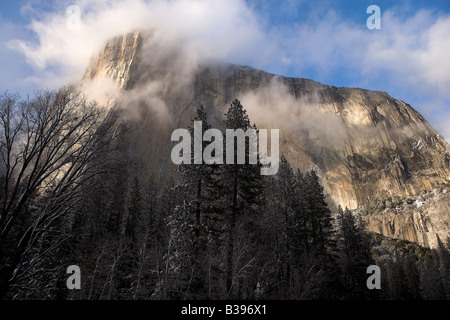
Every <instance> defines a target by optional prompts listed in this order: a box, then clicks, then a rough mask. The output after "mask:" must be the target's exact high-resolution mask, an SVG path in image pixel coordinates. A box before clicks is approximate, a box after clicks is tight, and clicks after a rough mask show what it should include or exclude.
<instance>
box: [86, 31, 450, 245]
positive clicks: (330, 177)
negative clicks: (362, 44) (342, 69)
mask: <svg viewBox="0 0 450 320" xmlns="http://www.w3.org/2000/svg"><path fill="white" fill-rule="evenodd" d="M163 40H164V39H161V37H160V36H159V38H158V37H156V36H154V33H152V32H142V31H136V32H134V33H130V34H127V35H124V36H119V37H116V38H114V39H112V40H111V41H109V42H108V43H107V44H106V45H105V48H104V49H103V50H102V51H101V52H100V53H98V54H97V55H95V56H94V57H93V58H92V61H91V64H90V65H89V66H88V68H87V70H86V73H85V75H84V77H83V80H82V85H83V86H84V87H85V88H87V90H88V91H89V92H94V93H95V94H96V95H97V97H100V96H102V97H103V98H102V99H100V98H99V99H100V100H101V101H102V102H105V101H106V104H107V105H108V104H112V103H119V105H120V106H121V107H122V108H124V109H125V110H126V111H127V112H126V114H127V115H128V116H130V117H131V118H133V119H134V121H136V123H137V124H138V126H139V128H140V129H139V130H138V133H135V135H136V141H135V143H136V147H135V150H136V152H137V153H138V154H139V157H141V159H144V160H145V162H146V163H147V164H148V168H146V169H147V170H148V173H147V174H148V175H150V174H155V173H156V174H159V175H161V176H168V175H170V172H172V171H173V165H172V164H171V163H170V150H171V147H172V145H171V143H170V134H171V132H172V131H173V130H174V129H175V128H182V127H187V126H188V125H189V124H190V120H191V119H192V117H193V115H194V113H195V110H196V109H197V108H198V107H199V106H200V105H203V106H204V107H205V109H206V111H207V113H208V115H209V120H210V123H211V124H212V125H213V126H214V127H220V126H221V120H222V119H223V115H224V113H225V112H226V110H227V108H228V106H229V104H230V103H231V101H233V100H234V99H236V98H237V99H239V100H240V101H241V103H242V105H243V106H244V107H245V108H246V109H247V111H248V114H249V117H250V120H251V121H252V123H253V122H254V123H256V125H257V127H258V128H265V129H280V153H281V154H284V155H285V156H286V158H287V159H288V161H289V162H290V163H291V165H292V166H293V167H294V168H299V169H300V170H310V169H315V170H316V171H317V172H318V174H319V176H320V177H321V178H322V183H323V185H324V188H325V192H326V194H327V195H328V200H329V203H330V204H331V206H332V208H334V209H335V208H336V207H337V205H341V206H343V207H348V208H349V209H352V210H353V209H357V208H360V207H361V206H367V205H368V204H370V203H371V202H373V201H375V200H376V199H385V198H388V197H391V196H396V197H400V198H407V197H413V196H415V195H417V194H419V193H420V192H422V191H424V190H425V191H426V190H433V189H434V188H435V187H436V186H438V185H442V184H445V183H449V182H450V154H449V152H450V146H449V145H448V144H447V142H446V141H444V139H443V138H442V137H441V136H440V135H439V134H438V133H437V132H436V131H435V130H434V129H433V128H432V127H431V126H430V125H429V124H428V122H427V121H426V120H425V119H424V118H423V117H422V116H421V115H420V114H419V113H418V112H417V111H415V110H414V109H413V108H412V107H411V106H410V105H408V104H407V103H405V102H403V101H400V100H397V99H395V98H393V97H391V96H390V95H389V94H387V93H385V92H378V91H370V90H363V89H359V88H337V87H332V86H326V85H322V84H320V83H318V82H315V81H312V80H308V79H303V78H286V77H281V76H277V75H274V74H270V73H267V72H264V71H260V70H256V69H253V68H250V67H246V66H238V65H232V64H226V63H216V62H212V61H204V60H202V59H200V58H199V55H195V54H193V53H192V52H188V51H187V50H185V49H183V47H182V46H181V45H179V44H177V43H175V42H170V41H167V42H164V41H163ZM105 95H106V96H108V99H104V96H105ZM420 209H421V210H419V208H416V209H414V208H413V209H411V210H409V211H408V210H404V211H402V212H398V213H397V216H395V217H394V216H390V214H391V213H386V215H385V216H382V217H377V218H371V219H368V221H369V223H370V229H371V230H373V231H376V232H379V233H382V234H385V235H388V236H391V237H396V238H400V239H405V240H411V241H415V242H418V243H420V244H423V245H427V246H433V245H434V243H435V241H434V240H432V239H435V238H436V237H435V235H436V234H438V235H441V236H445V232H447V231H445V232H443V231H442V230H444V229H445V228H447V230H448V229H449V224H450V223H449V221H450V218H449V217H450V210H449V206H448V198H445V199H443V200H442V201H440V202H439V203H438V205H437V204H429V205H427V206H425V207H423V208H420ZM402 215H404V216H402ZM435 221H439V222H435ZM393 224H394V225H395V228H394V231H392V230H393V228H392V227H391V226H392V225H393ZM425 230H428V231H425ZM430 230H431V231H430ZM425 233H426V235H424V234H425ZM447 234H448V233H447ZM425 238H426V240H424V239H425Z"/></svg>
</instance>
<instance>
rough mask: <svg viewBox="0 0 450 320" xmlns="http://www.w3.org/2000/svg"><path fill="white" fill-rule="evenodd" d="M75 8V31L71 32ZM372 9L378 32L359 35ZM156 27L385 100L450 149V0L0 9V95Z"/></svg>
mask: <svg viewBox="0 0 450 320" xmlns="http://www.w3.org/2000/svg"><path fill="white" fill-rule="evenodd" d="M73 4H75V5H78V6H79V7H80V9H81V16H80V18H81V20H80V23H81V25H80V28H79V29H77V30H68V29H67V25H66V23H67V19H68V17H67V16H66V9H67V7H68V6H70V5H73ZM369 5H377V6H379V7H380V9H381V29H380V30H369V29H368V28H367V26H366V21H367V19H368V18H369V16H370V14H367V13H366V9H367V7H368V6H369ZM155 27H158V28H159V27H161V28H165V29H164V30H168V32H169V33H170V34H173V35H176V36H177V37H179V38H180V39H183V40H184V41H186V42H190V43H191V44H192V46H191V47H190V48H202V49H201V51H203V52H202V53H201V54H200V53H198V57H197V58H199V57H204V56H205V55H206V56H207V57H214V58H217V59H221V60H226V61H228V62H232V63H239V64H245V65H251V66H253V67H256V68H260V69H264V70H266V71H269V72H273V73H276V74H281V75H285V76H290V77H304V78H309V79H313V80H316V81H319V82H321V83H324V84H328V85H334V86H349V87H362V88H367V89H373V90H381V91H386V92H388V93H389V94H391V95H392V96H393V97H395V98H398V99H402V100H404V101H406V102H407V103H410V104H411V105H412V106H413V107H414V108H415V109H416V110H418V111H419V112H421V113H422V114H423V115H424V116H425V118H426V119H427V120H428V121H429V122H431V124H432V125H433V126H434V127H435V128H436V129H437V130H438V132H440V133H441V134H443V135H444V137H446V139H447V141H449V140H450V58H449V57H450V0H431V1H424V0H414V1H413V0H411V1H392V0H391V1H386V0H342V1H339V0H318V1H306V0H281V1H270V0H247V1H245V0H228V1H225V0H218V1H202V0H170V1H169V0H148V1H147V0H128V1H124V0H97V1H89V0H71V1H66V0H55V1H40V0H19V1H13V0H0V59H2V61H3V62H4V64H3V67H2V69H3V70H2V72H1V73H0V90H2V91H3V90H10V91H12V92H19V93H21V94H25V93H30V92H32V91H33V90H34V89H37V88H42V87H49V88H57V87H58V86H60V85H62V84H64V83H66V82H71V81H76V80H77V79H79V78H80V77H81V75H82V74H83V71H84V69H85V67H86V64H87V63H88V61H89V57H90V56H91V55H92V54H93V53H94V52H95V51H96V50H98V49H99V48H101V46H102V45H103V44H104V42H105V41H106V40H107V39H108V38H110V37H112V36H114V35H116V34H120V33H125V32H129V31H131V30H132V29H134V28H155Z"/></svg>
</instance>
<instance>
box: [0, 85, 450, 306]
mask: <svg viewBox="0 0 450 320" xmlns="http://www.w3.org/2000/svg"><path fill="white" fill-rule="evenodd" d="M0 105H1V110H0V112H1V114H0V118H1V121H2V125H3V127H2V133H1V146H0V147H1V150H0V151H1V155H2V159H1V160H2V163H1V166H2V167H1V168H0V176H1V178H0V179H1V185H2V189H1V191H0V200H1V204H2V216H1V217H0V229H1V230H2V231H1V232H2V233H1V238H0V239H1V240H0V241H1V242H0V271H1V272H0V275H1V276H0V288H1V290H0V297H2V298H4V299H155V300H158V299H163V300H168V299H177V300H178V299H194V300H195V299H448V298H450V282H449V281H450V280H449V278H450V276H449V273H450V272H449V265H450V261H449V260H450V259H449V251H448V244H446V245H444V244H443V243H442V242H439V243H440V245H439V249H438V250H427V249H423V248H419V247H418V246H414V245H413V244H409V243H408V244H404V243H400V244H399V243H398V242H394V243H395V244H394V245H393V244H391V243H390V242H389V244H388V245H387V244H386V241H387V240H386V239H381V238H379V237H377V236H374V235H372V234H370V233H368V232H367V231H366V230H365V227H364V224H363V222H362V221H361V219H360V218H359V217H358V216H355V215H354V214H352V213H351V212H350V211H349V210H348V209H343V208H341V207H339V208H338V210H337V212H335V213H332V212H331V210H330V209H329V207H328V205H327V202H326V201H325V200H326V198H325V195H324V192H323V187H322V186H321V185H320V181H319V177H318V176H317V173H316V172H315V171H313V170H312V171H308V172H301V171H300V170H298V169H294V168H292V167H291V165H290V164H289V162H288V161H287V159H286V158H284V157H281V161H280V164H279V170H278V173H277V174H276V175H274V176H261V175H260V167H261V164H248V161H247V162H246V163H247V164H244V165H238V164H237V161H234V164H231V165H222V164H215V165H194V164H192V165H188V164H181V165H179V166H178V167H177V169H176V172H174V173H173V176H172V177H171V178H170V179H169V180H168V181H167V182H166V183H164V184H162V183H161V182H160V179H159V177H158V176H150V177H146V176H145V175H143V174H142V172H141V171H140V169H139V168H140V166H139V163H136V162H139V161H137V160H136V157H135V155H133V153H132V152H129V148H130V147H129V145H130V140H129V138H127V132H128V129H129V127H130V126H132V124H130V123H125V122H122V121H120V120H119V119H120V116H118V111H116V110H114V109H113V110H112V111H110V112H109V113H106V114H103V113H102V112H101V111H100V110H101V109H99V108H98V107H97V106H95V105H94V104H91V103H89V102H88V101H86V100H85V99H84V98H83V97H82V96H81V95H80V94H78V93H76V92H75V91H74V89H73V88H65V89H64V90H61V91H59V92H57V93H51V92H41V93H39V94H38V95H37V96H36V97H34V98H33V99H29V100H27V101H19V99H18V98H17V97H15V96H12V95H10V94H4V95H3V96H2V97H1V99H0ZM194 121H201V122H202V130H203V133H204V131H206V130H208V129H210V128H211V126H210V124H209V123H208V119H207V114H206V111H205V109H204V108H203V107H201V108H199V109H198V110H197V113H196V116H195V117H194V119H192V123H193V122H194ZM223 127H224V128H225V129H234V130H236V129H243V130H244V131H246V130H247V129H249V128H253V129H257V128H256V126H255V125H252V124H251V122H250V119H249V117H248V115H247V113H246V111H245V109H244V107H243V106H242V105H241V103H240V102H239V101H238V100H235V101H233V103H232V104H231V105H230V108H229V109H228V112H227V113H226V114H225V117H224V121H223ZM189 131H190V132H191V134H193V128H192V126H191V127H189ZM205 147H206V144H205V143H204V145H203V148H205ZM246 147H247V148H248V147H249V146H248V144H247V146H246ZM247 154H248V153H247ZM235 156H237V152H235ZM446 246H447V247H446ZM388 247H389V249H386V248H388ZM73 264H75V265H78V266H79V267H80V269H81V272H82V278H81V279H82V285H81V290H73V291H72V290H68V289H67V287H66V283H65V281H66V279H67V274H66V273H65V271H66V268H67V266H69V265H73ZM374 264H377V265H379V266H380V268H381V270H382V272H381V280H382V289H381V290H369V289H368V288H367V286H366V280H367V278H368V276H369V275H368V274H367V273H366V269H367V267H368V266H369V265H374Z"/></svg>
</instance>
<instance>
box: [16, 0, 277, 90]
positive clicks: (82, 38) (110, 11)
mask: <svg viewBox="0 0 450 320" xmlns="http://www.w3.org/2000/svg"><path fill="white" fill-rule="evenodd" d="M68 4H69V3H68ZM75 4H76V5H78V6H79V7H80V8H81V24H80V27H79V28H78V29H76V30H71V29H69V28H67V17H66V16H65V12H64V11H60V12H57V13H53V14H47V15H45V16H43V17H42V18H41V19H40V20H33V21H32V22H31V24H30V26H29V28H31V29H32V30H33V31H34V32H35V33H36V34H37V36H38V39H39V43H35V42H30V41H24V40H19V39H17V40H14V41H11V42H9V46H10V47H11V48H14V49H16V50H18V51H20V52H22V53H23V54H24V55H25V57H26V59H27V61H28V62H29V63H30V64H31V65H33V66H34V67H35V68H36V69H37V70H38V71H39V72H37V74H38V75H37V76H36V77H35V81H37V82H40V83H42V82H44V83H47V84H50V85H51V86H55V85H57V84H58V83H59V84H61V82H67V81H76V80H78V79H80V77H81V75H82V74H83V71H84V68H86V66H87V64H88V62H89V59H90V58H91V56H92V55H93V54H94V53H95V52H97V51H99V50H100V49H101V48H102V47H103V46H104V44H105V43H106V41H107V40H109V39H110V38H112V37H114V36H117V35H121V34H124V33H127V32H130V31H132V30H134V29H154V30H158V32H159V34H162V35H164V38H165V39H176V41H180V42H183V43H184V44H185V45H186V47H185V49H186V50H190V51H191V52H196V53H197V54H198V56H199V58H218V59H230V60H233V59H235V58H236V57H239V58H240V59H245V58H247V59H251V57H253V56H254V54H255V48H259V49H263V48H264V47H265V44H266V43H267V42H266V40H267V38H266V35H265V34H264V33H263V32H262V31H261V28H260V22H259V21H258V16H257V15H256V14H255V13H254V12H252V11H251V10H250V9H249V8H248V7H247V5H246V4H245V2H244V1H241V0H226V1H225V0H219V1H206V0H175V1H167V0H155V1H143V0H127V1H124V0H100V1H88V0H79V1H76V2H75ZM264 51H266V52H270V51H271V49H270V48H269V47H266V49H264V50H258V53H259V56H260V57H263V58H264V59H267V57H266V56H267V55H266V54H264ZM263 58H260V60H261V59H263ZM257 60H258V58H255V59H254V61H257Z"/></svg>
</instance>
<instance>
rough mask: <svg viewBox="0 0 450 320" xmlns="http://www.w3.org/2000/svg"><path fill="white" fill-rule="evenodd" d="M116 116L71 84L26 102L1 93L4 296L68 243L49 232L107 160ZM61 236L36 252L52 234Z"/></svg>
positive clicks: (0, 271) (0, 268) (0, 291)
mask: <svg viewBox="0 0 450 320" xmlns="http://www.w3.org/2000/svg"><path fill="white" fill-rule="evenodd" d="M113 123H114V116H113V113H112V112H110V113H106V112H105V111H104V110H102V109H100V108H98V107H97V106H96V105H95V103H91V102H88V101H87V100H86V99H85V97H84V96H83V95H82V94H81V93H79V92H77V91H75V89H74V88H73V87H65V88H63V89H61V90H59V91H58V92H50V91H42V92H38V93H36V94H35V96H34V97H33V98H32V99H30V98H28V99H27V100H25V101H20V100H19V98H18V97H17V96H14V95H11V94H8V93H5V94H3V95H2V96H0V130H1V132H0V183H1V187H0V188H1V191H0V206H1V215H0V299H1V298H3V297H5V295H6V293H7V292H8V290H9V288H10V287H11V285H13V284H16V283H19V282H20V281H24V280H26V279H27V278H29V277H31V276H33V274H34V273H35V272H39V271H42V270H41V269H40V267H39V264H40V263H41V261H42V258H43V256H45V255H46V254H48V253H49V252H51V251H52V250H55V248H56V247H58V246H59V245H60V244H61V243H62V242H64V240H65V237H64V236H65V235H64V234H62V233H63V230H57V229H52V226H53V225H54V224H55V221H57V220H58V219H59V218H60V217H62V216H64V215H67V214H69V213H70V212H72V211H73V209H74V208H75V207H76V205H77V203H79V202H80V201H82V198H81V196H80V192H79V189H80V186H81V185H83V184H84V183H85V182H86V181H88V180H89V179H90V178H92V177H93V176H94V175H97V174H99V173H100V171H99V169H98V168H99V165H100V164H101V163H102V162H103V163H104V162H105V161H107V160H108V157H107V156H106V155H105V152H106V151H107V146H108V144H109V143H110V142H111V141H112V140H113V139H115V137H116V136H115V133H112V129H113V127H112V126H113ZM50 232H53V233H61V234H59V236H58V237H55V239H58V240H56V241H53V242H52V243H51V244H50V245H49V246H47V247H46V249H45V250H42V248H41V249H40V250H36V247H37V245H38V243H39V241H41V240H42V238H43V237H44V236H45V235H46V234H48V233H50Z"/></svg>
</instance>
